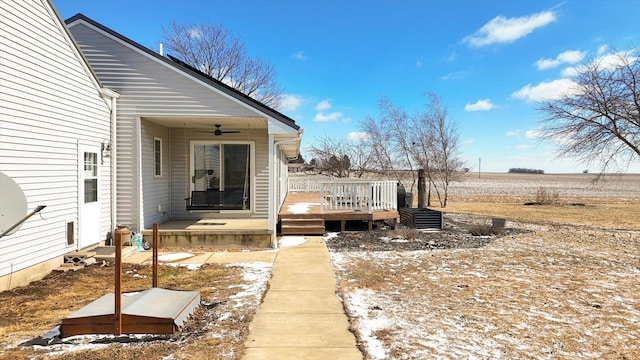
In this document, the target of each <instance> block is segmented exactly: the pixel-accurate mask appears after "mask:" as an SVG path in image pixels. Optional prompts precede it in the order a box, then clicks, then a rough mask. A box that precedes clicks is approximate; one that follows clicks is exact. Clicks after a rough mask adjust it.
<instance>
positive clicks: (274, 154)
mask: <svg viewBox="0 0 640 360" xmlns="http://www.w3.org/2000/svg"><path fill="white" fill-rule="evenodd" d="M300 140H302V131H299V132H298V136H297V137H295V138H293V139H287V140H280V141H276V142H274V143H273V150H274V151H273V160H272V164H273V165H274V166H272V167H273V169H272V171H271V172H272V173H273V178H274V179H279V178H280V176H279V175H280V174H277V173H276V166H275V164H276V163H277V160H278V157H277V156H278V155H277V153H276V151H277V150H278V148H279V146H280V145H282V144H288V143H292V142H296V141H300ZM278 184H280V182H278ZM277 191H278V194H280V189H279V188H278V189H277ZM287 192H288V190H287ZM285 196H286V194H285ZM282 200H284V199H282ZM280 205H282V203H279V204H274V209H272V210H273V213H274V217H275V219H274V220H276V219H277V218H278V214H277V211H278V210H279V208H280ZM272 242H273V248H274V249H277V248H278V242H277V241H276V233H275V231H274V232H273V240H272Z"/></svg>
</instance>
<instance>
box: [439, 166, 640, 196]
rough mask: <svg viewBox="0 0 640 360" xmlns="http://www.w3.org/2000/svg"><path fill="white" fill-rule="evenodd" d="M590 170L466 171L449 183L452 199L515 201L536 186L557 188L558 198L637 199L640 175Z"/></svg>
mask: <svg viewBox="0 0 640 360" xmlns="http://www.w3.org/2000/svg"><path fill="white" fill-rule="evenodd" d="M594 179H595V175H592V174H541V175H534V174H508V173H482V174H480V177H479V178H478V174H477V173H475V174H474V173H467V174H465V176H464V178H463V180H462V181H457V182H454V183H453V184H452V185H451V189H450V196H451V199H452V200H453V201H486V200H496V201H509V200H511V201H515V202H519V201H521V200H526V199H529V200H530V199H532V198H534V197H535V193H536V191H537V190H538V189H539V188H541V187H542V188H544V189H546V190H549V191H553V192H557V193H558V195H560V197H561V198H568V199H585V200H590V201H588V202H605V203H628V202H634V201H635V202H637V201H638V200H640V175H639V174H632V175H620V176H609V177H606V178H605V179H604V181H599V182H594Z"/></svg>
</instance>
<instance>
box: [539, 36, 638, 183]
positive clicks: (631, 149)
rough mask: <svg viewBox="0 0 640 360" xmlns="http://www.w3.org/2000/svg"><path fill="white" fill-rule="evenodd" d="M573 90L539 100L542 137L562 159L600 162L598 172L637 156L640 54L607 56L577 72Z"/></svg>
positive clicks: (623, 165) (628, 161)
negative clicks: (570, 158)
mask: <svg viewBox="0 0 640 360" xmlns="http://www.w3.org/2000/svg"><path fill="white" fill-rule="evenodd" d="M571 80H572V81H573V87H572V88H571V89H570V90H569V91H568V92H566V93H565V94H563V95H562V96H561V97H560V98H557V99H551V100H547V101H544V102H542V103H540V104H539V106H538V110H539V111H540V112H541V113H542V114H543V116H544V119H543V120H542V122H541V126H542V127H541V130H542V134H541V135H542V138H543V139H546V140H550V141H554V142H555V143H556V144H557V145H558V146H559V155H560V156H561V157H574V158H576V159H578V160H580V161H582V162H584V163H587V164H588V163H594V162H597V163H599V164H601V172H600V173H601V174H604V173H605V172H606V171H607V170H608V169H611V168H616V169H620V168H623V167H626V166H627V165H628V164H629V163H632V162H634V161H638V157H639V156H640V50H638V49H634V50H632V51H628V52H611V53H609V54H608V55H607V56H604V57H601V58H599V59H591V60H590V61H589V62H587V63H586V64H584V65H583V66H580V67H578V68H577V71H576V73H575V75H574V76H573V77H572V78H571Z"/></svg>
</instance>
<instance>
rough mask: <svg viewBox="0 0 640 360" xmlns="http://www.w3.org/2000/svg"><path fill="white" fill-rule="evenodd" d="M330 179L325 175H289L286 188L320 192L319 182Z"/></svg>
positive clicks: (291, 190) (295, 190) (293, 190)
mask: <svg viewBox="0 0 640 360" xmlns="http://www.w3.org/2000/svg"><path fill="white" fill-rule="evenodd" d="M326 181H331V178H329V177H326V176H314V177H311V176H289V179H288V190H289V191H290V192H320V183H321V182H326Z"/></svg>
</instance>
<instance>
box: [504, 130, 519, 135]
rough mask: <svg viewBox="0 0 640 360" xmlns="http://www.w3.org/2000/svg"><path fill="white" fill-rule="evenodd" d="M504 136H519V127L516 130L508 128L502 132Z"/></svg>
mask: <svg viewBox="0 0 640 360" xmlns="http://www.w3.org/2000/svg"><path fill="white" fill-rule="evenodd" d="M504 136H520V129H518V130H509V131H507V132H506V133H505V134H504Z"/></svg>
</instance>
